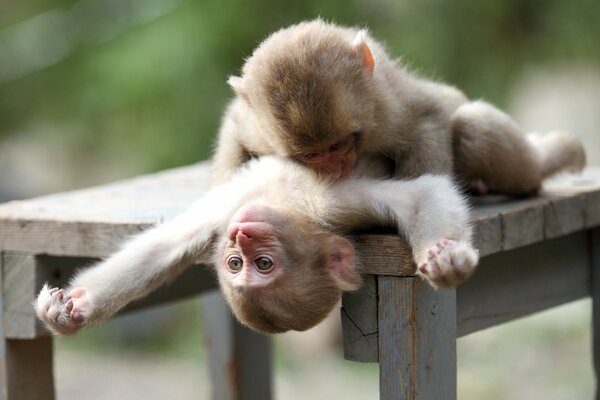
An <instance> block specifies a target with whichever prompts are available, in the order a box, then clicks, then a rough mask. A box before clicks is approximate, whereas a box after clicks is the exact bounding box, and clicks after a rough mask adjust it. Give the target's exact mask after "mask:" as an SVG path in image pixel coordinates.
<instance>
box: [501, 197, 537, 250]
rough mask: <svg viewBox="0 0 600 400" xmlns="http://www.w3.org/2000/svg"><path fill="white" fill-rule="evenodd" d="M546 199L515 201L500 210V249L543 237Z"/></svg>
mask: <svg viewBox="0 0 600 400" xmlns="http://www.w3.org/2000/svg"><path fill="white" fill-rule="evenodd" d="M546 203H547V200H546V199H541V198H535V199H531V200H524V201H519V202H517V203H515V204H514V205H513V206H512V207H511V208H510V209H509V210H506V211H505V212H502V249H503V250H511V249H515V248H517V247H522V246H526V245H528V244H531V243H535V242H539V241H541V240H543V239H544V207H545V205H546Z"/></svg>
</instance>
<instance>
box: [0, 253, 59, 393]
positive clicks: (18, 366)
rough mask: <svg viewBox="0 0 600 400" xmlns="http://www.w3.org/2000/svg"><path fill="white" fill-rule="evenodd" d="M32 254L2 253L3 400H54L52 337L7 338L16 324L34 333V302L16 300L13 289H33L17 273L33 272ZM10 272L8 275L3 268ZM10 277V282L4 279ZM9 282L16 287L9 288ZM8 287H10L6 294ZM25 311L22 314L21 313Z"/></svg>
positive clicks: (0, 337)
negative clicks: (12, 301)
mask: <svg viewBox="0 0 600 400" xmlns="http://www.w3.org/2000/svg"><path fill="white" fill-rule="evenodd" d="M33 264H34V263H33V261H32V259H31V257H29V256H26V255H22V254H14V253H12V254H7V253H0V272H2V273H0V288H2V292H3V296H0V400H32V399H35V400H53V399H54V381H53V374H52V339H51V338H49V337H42V338H37V339H30V340H10V339H7V335H6V332H7V331H11V330H13V329H14V327H13V325H15V326H18V327H20V329H23V330H24V331H27V332H30V333H31V332H35V331H36V329H37V328H36V327H35V320H32V319H31V317H30V316H31V314H32V313H33V307H32V306H31V303H29V304H26V305H25V304H23V303H22V302H21V300H20V299H17V298H16V297H17V296H16V295H17V293H16V292H14V291H17V290H22V291H27V292H32V291H33V290H34V286H33V284H32V283H31V279H22V276H21V275H19V274H17V271H16V270H15V269H16V268H17V267H22V268H23V269H24V270H25V271H29V272H31V276H35V274H33V271H31V268H32V266H33ZM6 270H9V271H10V273H8V275H7V274H5V273H4V271H6ZM6 278H8V282H7V281H6V280H5V279H6ZM8 283H13V284H15V287H10V288H9V287H8V286H7V284H8ZM6 289H10V292H9V293H6ZM6 296H8V298H9V299H13V300H16V301H17V303H18V304H20V306H21V307H22V308H21V309H18V308H16V305H17V303H14V304H13V305H12V306H9V305H7V304H6V303H5V301H4V300H5V299H6ZM19 310H20V311H22V312H23V313H24V316H23V317H20V316H19V315H17V314H18V312H19Z"/></svg>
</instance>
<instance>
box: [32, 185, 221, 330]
mask: <svg viewBox="0 0 600 400" xmlns="http://www.w3.org/2000/svg"><path fill="white" fill-rule="evenodd" d="M219 194H220V191H219V189H213V190H212V191H211V192H209V193H208V194H207V195H206V196H204V197H203V198H202V199H201V200H200V201H198V202H197V203H196V204H195V205H194V206H193V207H192V208H191V209H190V210H188V211H186V212H185V213H183V214H181V215H179V216H178V217H176V218H175V219H173V220H171V221H169V222H166V223H163V224H161V225H159V226H157V227H155V228H152V229H150V230H148V231H146V232H144V233H142V234H140V235H138V236H136V237H134V238H133V239H132V240H131V241H129V242H128V243H126V244H125V245H124V246H123V247H122V248H121V250H120V251H118V252H117V253H115V254H114V255H112V256H110V257H109V258H108V259H106V260H105V261H102V262H100V263H98V264H97V265H95V266H92V267H91V268H88V269H86V270H84V271H82V272H80V273H79V274H77V275H76V276H75V277H74V278H73V279H72V281H71V283H70V285H69V286H68V287H67V288H66V289H59V288H51V287H49V286H48V285H45V286H44V287H43V289H42V290H41V292H40V294H39V295H38V298H37V300H36V302H35V310H36V314H37V316H38V317H39V318H40V320H42V321H43V322H44V323H45V325H46V326H47V327H48V329H49V330H50V331H52V332H53V333H55V334H60V335H69V334H73V333H75V332H77V331H78V330H79V329H80V328H82V327H83V326H86V325H91V324H95V323H98V322H101V321H104V320H106V319H108V318H109V317H111V316H112V315H114V314H115V313H116V312H117V311H119V310H120V309H121V308H123V307H124V306H125V305H127V304H128V303H130V302H132V301H134V300H136V299H139V298H141V297H143V296H145V295H147V294H148V293H150V292H151V291H153V290H154V289H156V288H157V287H159V286H161V285H163V284H164V283H166V282H168V281H170V280H172V279H174V278H175V277H176V276H178V275H179V274H181V272H183V270H184V269H186V268H187V267H188V266H190V265H192V264H195V263H201V262H208V261H210V256H211V244H212V241H213V239H214V237H215V234H216V233H217V232H218V229H219V227H220V223H222V220H223V218H226V216H227V213H228V212H230V211H231V209H230V206H231V205H230V204H229V205H228V204H224V202H225V203H227V201H226V200H224V199H222V198H220V195H219Z"/></svg>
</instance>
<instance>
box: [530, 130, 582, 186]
mask: <svg viewBox="0 0 600 400" xmlns="http://www.w3.org/2000/svg"><path fill="white" fill-rule="evenodd" d="M527 140H528V141H529V143H531V145H532V146H533V147H534V148H535V149H536V151H537V153H538V155H539V157H540V161H541V170H542V171H541V172H542V177H543V178H547V177H549V176H552V175H554V174H556V173H558V172H579V171H581V170H582V169H583V168H584V167H585V163H586V155H585V150H584V148H583V145H582V143H581V141H580V140H579V139H578V138H577V137H575V136H573V135H572V134H570V133H569V132H565V131H552V132H549V133H547V134H545V135H540V134H538V133H530V134H528V135H527Z"/></svg>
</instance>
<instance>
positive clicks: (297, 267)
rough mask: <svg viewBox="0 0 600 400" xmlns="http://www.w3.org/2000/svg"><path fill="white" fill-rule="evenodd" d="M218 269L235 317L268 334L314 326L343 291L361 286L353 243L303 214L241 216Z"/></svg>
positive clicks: (249, 211)
mask: <svg viewBox="0 0 600 400" xmlns="http://www.w3.org/2000/svg"><path fill="white" fill-rule="evenodd" d="M215 264H216V268H217V273H218V278H219V284H220V286H221V288H222V290H223V293H224V294H225V297H226V299H227V301H228V303H229V305H230V306H231V309H232V310H233V312H234V314H235V315H236V317H237V318H238V319H239V320H240V321H241V322H242V323H243V324H245V325H247V326H249V327H250V328H252V329H255V330H257V331H260V332H265V333H281V332H285V331H288V330H297V331H303V330H306V329H309V328H311V327H313V326H315V325H316V324H317V323H319V322H320V321H322V320H323V319H324V318H325V317H326V316H327V314H328V313H329V312H330V311H331V310H332V309H333V307H334V306H335V304H336V303H337V301H338V300H339V298H340V295H341V293H342V291H347V290H355V289H357V288H358V287H359V286H360V284H361V277H360V275H359V274H358V273H357V272H356V266H355V254H354V248H353V246H352V244H351V243H350V242H349V241H348V240H346V239H344V238H342V237H340V236H337V235H335V234H332V233H330V232H328V231H326V230H325V229H323V228H320V227H318V225H316V224H315V223H314V222H311V220H310V219H309V218H307V217H306V216H302V215H301V214H299V213H298V212H294V211H290V210H279V209H274V208H270V207H266V206H262V205H260V206H259V205H248V206H244V207H242V208H241V209H240V210H238V212H237V213H236V214H235V216H234V217H233V218H232V220H231V223H230V225H229V227H228V228H227V233H226V234H225V237H224V238H223V241H222V243H221V245H220V247H219V248H218V251H217V256H216V260H215Z"/></svg>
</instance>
